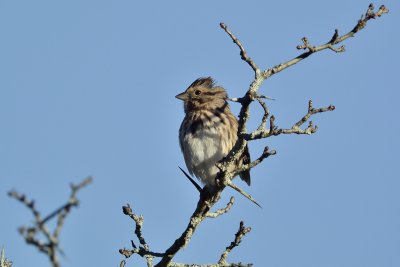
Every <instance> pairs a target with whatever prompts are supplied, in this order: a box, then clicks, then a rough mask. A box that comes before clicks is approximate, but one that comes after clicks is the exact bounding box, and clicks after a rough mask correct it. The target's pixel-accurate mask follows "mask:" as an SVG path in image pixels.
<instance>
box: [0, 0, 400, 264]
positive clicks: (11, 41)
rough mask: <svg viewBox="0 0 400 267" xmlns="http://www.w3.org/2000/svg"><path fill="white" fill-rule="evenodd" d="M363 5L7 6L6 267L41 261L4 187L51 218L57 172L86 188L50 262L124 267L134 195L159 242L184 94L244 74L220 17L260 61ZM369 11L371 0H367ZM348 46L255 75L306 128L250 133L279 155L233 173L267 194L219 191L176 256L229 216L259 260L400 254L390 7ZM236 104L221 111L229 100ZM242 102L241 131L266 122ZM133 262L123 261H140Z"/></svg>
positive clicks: (1, 237)
mask: <svg viewBox="0 0 400 267" xmlns="http://www.w3.org/2000/svg"><path fill="white" fill-rule="evenodd" d="M368 4H369V1H364V0H358V1H344V0H338V1H310V0H304V1H275V2H272V1H253V2H252V3H251V4H248V3H244V2H239V1H237V2H235V1H226V0H223V1H201V3H200V2H198V3H194V2H192V1H190V2H189V1H165V2H163V1H158V2H157V1H147V2H144V1H141V2H139V1H138V2H134V1H99V0H97V1H90V0H87V1H76V0H75V1H74V0H72V1H42V0H39V1H18V0H16V1H6V0H5V1H1V2H0V34H1V42H0V73H1V74H2V75H1V76H2V78H1V79H0V121H1V125H2V127H1V131H0V151H1V152H0V164H1V167H0V210H1V214H2V215H1V220H0V221H1V223H0V244H4V246H5V248H6V254H7V255H8V258H10V259H12V260H13V261H14V264H15V266H49V265H48V263H47V259H46V258H45V257H44V256H43V255H41V254H39V253H38V252H37V251H36V250H35V249H34V248H33V247H28V246H27V245H25V243H24V241H23V239H22V238H21V237H20V236H19V234H18V233H17V230H16V229H17V227H18V226H20V225H23V224H26V223H31V222H32V221H33V219H32V217H31V215H30V213H29V212H28V211H27V210H26V209H25V208H24V207H23V206H22V205H20V204H19V203H17V202H16V201H14V200H12V199H9V198H8V197H7V195H6V193H7V191H9V190H10V189H17V190H18V191H20V192H23V193H26V194H27V195H28V196H29V197H31V198H34V199H35V200H36V203H37V206H38V208H39V209H40V210H41V211H42V212H43V214H47V213H48V212H50V211H52V210H53V209H54V208H56V207H58V206H59V205H60V204H61V203H63V202H64V201H65V200H66V199H67V197H68V195H69V187H68V186H69V183H70V182H75V183H77V182H79V181H81V180H82V179H83V178H85V177H86V176H88V175H92V176H94V178H95V181H94V183H93V184H92V185H91V186H90V187H88V188H85V189H84V190H82V191H81V192H80V194H79V198H80V200H81V204H80V206H79V208H78V209H76V210H73V212H72V213H71V215H70V216H69V217H68V219H67V221H66V223H65V226H64V229H63V232H62V234H61V247H62V248H63V249H64V251H65V253H66V257H65V258H62V259H61V262H62V266H118V264H119V262H120V260H121V259H122V256H120V255H119V253H118V249H120V248H122V247H124V246H126V247H128V246H129V244H130V240H131V239H134V238H135V237H134V235H133V229H134V228H133V227H134V225H133V223H132V222H131V221H130V220H129V219H128V218H127V217H125V216H124V215H123V214H122V212H121V206H122V205H123V204H126V203H130V204H131V205H132V206H133V209H134V211H135V212H137V213H138V214H143V216H144V218H145V223H144V228H143V231H144V235H145V237H146V238H147V240H148V242H149V244H150V246H151V249H152V250H154V251H160V252H161V251H164V250H165V248H167V247H168V246H169V245H170V244H171V243H172V242H173V241H174V240H175V239H176V238H177V237H178V236H179V235H180V234H181V232H182V231H183V229H184V227H185V225H186V224H187V220H188V218H189V216H190V215H191V214H192V212H193V210H194V208H195V204H196V202H197V200H198V195H197V192H196V190H195V189H194V187H193V186H192V185H191V184H190V183H189V182H188V181H187V180H186V178H184V177H183V176H182V174H181V173H180V171H179V169H178V165H179V166H182V167H184V161H183V157H182V155H181V153H180V149H179V145H178V137H177V133H178V129H179V125H180V123H181V120H182V119H183V108H182V103H181V102H180V101H178V100H176V99H175V98H174V96H175V95H176V94H177V93H180V92H181V91H183V90H184V89H185V88H186V87H187V86H188V85H189V84H190V83H191V82H192V81H193V80H194V79H196V78H198V77H201V76H213V77H214V78H215V79H216V81H217V83H218V84H219V85H222V86H224V87H225V88H227V90H228V93H229V95H230V96H232V97H238V96H241V95H243V93H244V92H245V90H247V88H248V85H249V84H250V82H251V80H252V77H253V73H252V71H251V69H250V68H249V67H248V65H247V64H245V63H244V62H243V61H241V60H240V57H239V53H238V52H239V51H238V48H237V47H236V46H235V45H234V44H233V43H232V42H231V40H230V39H229V38H228V36H227V35H226V34H225V33H224V32H223V31H222V30H221V29H220V28H219V23H220V22H221V21H223V22H225V23H226V24H227V25H228V27H229V28H230V30H231V31H232V32H234V33H235V34H236V35H237V36H238V37H239V39H240V40H241V41H242V42H243V44H244V45H245V47H246V49H247V52H248V54H249V55H250V56H251V57H252V58H253V59H254V60H255V61H256V63H257V64H258V65H259V66H260V67H263V68H267V67H271V66H273V65H275V64H278V63H281V62H283V61H286V60H288V59H291V58H293V57H295V56H296V55H298V54H299V51H297V50H296V49H295V47H296V46H297V45H298V44H300V39H301V38H302V37H303V36H307V37H308V38H309V40H310V42H311V43H312V44H322V43H324V42H326V41H328V40H329V39H330V38H331V36H332V34H333V32H334V29H335V28H338V29H339V33H345V32H347V31H348V30H350V29H351V28H352V27H353V26H354V25H355V23H356V21H357V19H358V18H359V17H360V16H361V14H362V13H364V12H365V10H366V8H367V7H368ZM374 4H375V6H376V8H377V7H379V5H380V4H382V3H381V2H379V3H378V2H376V3H374ZM384 4H385V5H386V6H387V7H388V8H389V9H390V13H389V14H388V15H386V16H384V17H382V18H380V19H378V20H376V21H370V22H369V24H368V26H367V27H366V29H365V30H363V31H361V32H359V34H357V35H356V37H355V38H351V39H350V40H348V41H346V42H345V45H346V48H347V51H346V52H345V53H341V54H335V53H333V52H331V51H324V52H322V53H318V54H316V55H313V56H312V57H310V58H308V59H307V60H305V61H303V62H301V63H300V64H298V65H296V66H294V67H292V68H290V69H287V70H285V71H284V72H282V73H280V74H278V75H275V76H273V77H272V78H271V79H269V80H267V81H266V82H265V83H264V85H263V86H262V88H261V89H260V92H261V93H263V94H266V95H269V96H271V97H273V98H275V99H276V100H275V101H271V102H268V104H269V107H270V110H271V112H272V114H274V115H275V117H276V124H277V125H278V126H281V127H290V126H291V125H292V124H293V123H294V122H295V121H297V120H298V119H299V118H300V117H301V116H303V115H304V114H305V112H306V110H307V101H308V99H313V101H314V105H315V106H316V107H320V106H321V107H322V106H328V105H329V104H334V105H335V106H336V110H335V111H334V112H331V113H325V114H322V115H317V116H315V117H314V118H313V121H314V122H315V124H317V125H318V126H319V131H318V132H317V133H316V134H315V135H312V136H279V137H274V138H270V139H268V140H262V141H257V142H254V143H252V144H251V145H250V149H251V152H252V155H253V157H254V158H255V157H257V156H258V155H259V153H261V151H262V149H263V147H264V146H265V145H268V146H269V147H271V148H273V149H275V150H277V155H276V156H274V157H271V158H269V159H268V160H266V161H265V162H264V164H262V165H260V166H258V167H257V168H256V169H254V170H253V171H252V186H251V187H250V188H247V187H246V185H245V184H244V183H243V182H241V181H239V180H238V181H237V184H238V185H240V186H242V187H243V188H245V189H246V190H247V191H248V192H249V193H250V194H251V195H253V196H254V197H255V198H256V199H257V201H258V202H259V203H260V204H261V205H262V206H263V208H262V209H259V208H258V207H256V206H255V205H253V204H252V203H250V202H249V201H248V200H246V199H243V197H241V196H238V195H237V194H236V193H235V192H232V191H231V190H229V189H227V190H226V192H224V195H223V199H222V200H221V206H222V204H224V203H226V202H227V201H228V199H229V197H230V196H231V195H234V196H235V197H236V203H235V205H234V206H233V208H232V210H231V212H230V213H228V214H226V215H224V216H222V217H219V218H218V219H210V220H207V221H206V222H205V223H204V224H202V225H201V226H200V227H199V229H198V230H197V232H196V234H195V235H194V238H193V239H192V242H191V243H190V244H189V246H188V247H187V248H186V249H185V250H183V251H182V252H180V253H179V254H178V255H177V256H176V258H175V260H176V261H178V262H188V263H215V262H216V261H217V260H218V258H219V255H220V254H221V252H222V251H223V250H224V248H225V247H226V246H227V245H228V244H229V243H230V242H231V241H232V239H233V235H234V233H235V232H236V230H237V228H238V226H239V221H240V220H244V222H245V225H246V226H251V227H252V229H253V230H252V232H251V233H249V234H248V235H247V236H246V237H245V238H244V239H243V242H242V244H241V245H240V247H239V248H236V249H235V250H234V251H233V252H232V253H231V255H230V257H229V258H228V259H229V260H230V261H232V262H239V261H240V262H252V263H254V264H255V266H275V267H279V266H282V267H283V266H298V267H301V266H307V267H313V266H315V267H317V266H318V267H321V266H327V267H330V266H332V267H333V266H335V267H336V266H343V267H347V266H348V267H350V266H351V267H355V266H363V267H373V266H385V267H392V266H393V267H394V266H399V265H400V254H399V253H398V252H399V250H400V231H399V225H400V206H399V203H400V196H399V188H400V181H399V163H400V162H399V155H398V151H399V149H400V141H399V138H398V137H396V136H398V132H399V130H400V126H399V119H398V117H399V115H400V112H399V109H398V99H399V97H400V94H399V90H398V82H397V81H396V80H395V79H396V78H395V77H396V76H397V75H398V62H399V59H400V58H399V50H398V47H397V46H398V43H399V41H400V40H399V34H398V25H399V24H400V20H399V15H398V14H399V8H400V5H399V3H398V1H393V0H388V1H386V2H384ZM238 108H239V107H238V105H237V104H235V103H233V104H232V109H233V110H234V111H235V112H237V111H238ZM260 114H261V110H260V108H259V107H258V106H257V105H254V107H253V109H252V116H251V121H250V124H249V129H254V128H255V127H256V126H257V123H258V122H259V120H260V118H261V117H260V116H261V115H260ZM144 264H145V263H144V261H143V260H142V259H140V258H138V257H134V258H131V259H129V260H128V261H127V265H126V266H144Z"/></svg>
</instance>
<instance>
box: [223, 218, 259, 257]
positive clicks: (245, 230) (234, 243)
mask: <svg viewBox="0 0 400 267" xmlns="http://www.w3.org/2000/svg"><path fill="white" fill-rule="evenodd" d="M250 231H251V228H250V227H247V228H246V227H245V226H244V223H243V221H241V222H240V225H239V230H238V231H237V233H236V234H235V239H234V240H233V241H232V242H231V244H230V245H229V246H227V247H226V249H225V251H224V252H223V253H222V255H221V258H220V259H219V262H218V263H219V264H228V263H227V262H226V259H227V258H228V254H229V253H230V252H231V251H232V249H234V248H235V247H237V246H239V244H240V242H241V241H242V238H243V237H244V236H245V235H246V234H247V233H248V232H250Z"/></svg>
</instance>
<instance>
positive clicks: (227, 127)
mask: <svg viewBox="0 0 400 267" xmlns="http://www.w3.org/2000/svg"><path fill="white" fill-rule="evenodd" d="M176 98H177V99H179V100H182V101H183V103H184V105H183V106H184V112H185V117H184V119H183V121H182V123H181V126H180V128H179V144H180V148H181V151H182V154H183V157H184V160H185V163H186V167H187V169H188V170H189V173H190V174H191V175H194V176H196V177H197V178H198V179H199V180H200V182H201V183H202V184H203V185H204V186H206V187H209V188H212V187H214V186H215V185H216V181H215V178H216V175H217V174H218V172H219V169H218V168H217V167H216V165H215V164H216V163H217V162H218V161H220V160H221V159H223V158H224V157H225V156H226V155H228V153H229V152H230V150H231V149H232V148H233V146H234V145H235V143H236V141H237V138H238V137H237V130H238V120H237V118H236V117H235V116H234V115H233V113H232V111H231V110H230V107H229V104H228V102H227V101H228V95H227V92H226V90H225V89H224V88H223V87H221V86H216V85H215V81H214V79H213V78H211V77H201V78H198V79H196V80H195V81H194V82H193V83H191V84H190V85H189V87H188V88H187V89H186V90H185V91H184V92H182V93H180V94H178V95H176ZM249 163H250V154H249V149H248V146H247V145H246V147H245V149H244V151H243V153H242V154H241V155H240V157H239V158H238V160H237V161H236V162H235V164H234V167H235V169H238V168H240V167H241V166H243V165H244V164H249ZM239 176H240V178H241V179H242V180H243V181H245V182H246V183H247V184H248V185H250V170H246V171H242V172H240V173H239Z"/></svg>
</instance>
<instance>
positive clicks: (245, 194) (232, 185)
mask: <svg viewBox="0 0 400 267" xmlns="http://www.w3.org/2000/svg"><path fill="white" fill-rule="evenodd" d="M227 186H229V187H230V188H232V189H234V190H236V191H237V192H239V193H240V194H241V195H242V196H244V197H245V198H247V199H248V200H250V201H251V202H253V203H254V204H256V205H257V206H258V207H260V208H261V206H260V204H258V203H257V201H256V200H255V199H254V198H253V197H252V196H251V195H250V194H249V193H247V192H246V191H244V190H243V189H241V188H240V187H239V186H237V185H235V184H234V183H232V182H231V181H230V180H228V183H227Z"/></svg>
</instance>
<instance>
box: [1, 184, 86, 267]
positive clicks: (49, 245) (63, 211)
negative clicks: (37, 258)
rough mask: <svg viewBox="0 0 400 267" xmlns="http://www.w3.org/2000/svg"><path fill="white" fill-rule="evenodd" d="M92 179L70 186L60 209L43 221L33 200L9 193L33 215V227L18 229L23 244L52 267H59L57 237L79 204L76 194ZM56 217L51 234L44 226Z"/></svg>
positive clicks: (16, 193)
mask: <svg viewBox="0 0 400 267" xmlns="http://www.w3.org/2000/svg"><path fill="white" fill-rule="evenodd" d="M92 180H93V179H92V177H88V178H86V179H84V180H83V181H82V182H81V183H79V184H78V185H73V184H71V194H70V196H69V199H68V201H67V202H66V203H65V204H64V205H62V206H61V207H60V208H58V209H56V210H55V211H53V212H51V213H50V214H49V215H47V216H46V217H45V218H44V219H42V217H41V215H40V212H39V211H38V210H37V209H36V206H35V202H34V201H33V200H29V199H28V198H27V197H26V196H25V195H24V194H20V193H18V192H17V191H14V190H13V191H10V192H8V195H9V196H10V197H11V198H14V199H16V200H18V201H19V202H21V203H22V204H24V205H25V207H27V208H28V209H29V210H30V211H31V212H32V214H33V217H34V218H35V225H34V226H31V227H26V226H22V227H20V228H19V229H18V230H19V233H20V234H21V235H22V236H23V237H24V239H25V242H26V243H27V244H30V245H33V246H34V247H36V248H37V249H38V250H39V251H40V252H43V253H44V254H46V255H47V257H48V258H49V260H50V262H51V264H52V266H53V267H59V266H60V262H59V260H58V256H57V252H59V253H62V250H61V249H60V247H59V239H58V238H59V235H60V232H61V229H62V227H63V225H64V221H65V218H66V217H67V215H68V214H69V213H70V211H71V208H73V207H77V206H78V204H79V201H78V199H77V198H76V194H77V193H78V191H79V190H80V189H82V188H83V187H85V186H87V185H88V184H90V183H91V182H92ZM56 216H57V223H56V227H55V229H54V231H53V232H51V231H50V230H49V228H48V227H47V226H46V223H47V222H48V221H50V220H51V219H52V218H54V217H56ZM39 233H41V234H42V235H43V236H44V237H45V240H40V239H38V237H37V234H39Z"/></svg>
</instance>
